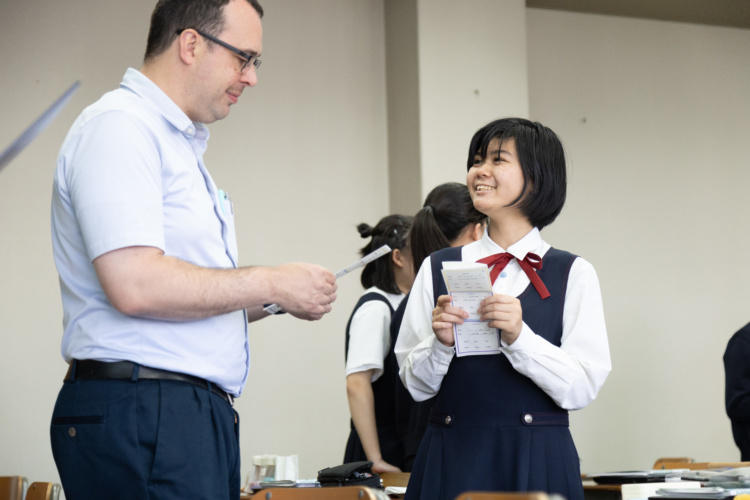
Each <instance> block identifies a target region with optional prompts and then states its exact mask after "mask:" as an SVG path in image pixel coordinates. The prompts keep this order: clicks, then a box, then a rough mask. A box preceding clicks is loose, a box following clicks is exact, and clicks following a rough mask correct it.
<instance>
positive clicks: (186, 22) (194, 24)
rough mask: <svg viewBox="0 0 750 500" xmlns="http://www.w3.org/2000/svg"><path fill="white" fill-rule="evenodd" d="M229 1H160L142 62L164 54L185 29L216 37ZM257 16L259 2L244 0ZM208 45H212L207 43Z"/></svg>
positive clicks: (221, 29) (222, 25) (153, 16)
mask: <svg viewBox="0 0 750 500" xmlns="http://www.w3.org/2000/svg"><path fill="white" fill-rule="evenodd" d="M229 1H230V0H159V1H158V2H157V4H156V7H154V11H153V12H152V13H151V26H150V27H149V31H148V41H147V42H146V55H145V56H144V60H149V59H152V58H154V57H156V56H158V55H160V54H162V53H163V52H165V51H166V50H167V49H168V48H169V46H170V45H172V41H174V39H175V37H176V36H177V33H178V32H180V31H181V30H184V29H187V28H193V29H198V30H201V31H203V32H205V33H208V34H209V35H213V36H219V35H221V32H222V31H224V7H225V6H226V5H227V4H228V3H229ZM247 3H249V4H250V5H251V6H252V8H253V9H255V11H256V12H257V13H258V15H259V16H260V17H261V18H262V17H263V7H261V5H260V3H258V0H247ZM207 42H208V43H213V42H211V41H210V40H207Z"/></svg>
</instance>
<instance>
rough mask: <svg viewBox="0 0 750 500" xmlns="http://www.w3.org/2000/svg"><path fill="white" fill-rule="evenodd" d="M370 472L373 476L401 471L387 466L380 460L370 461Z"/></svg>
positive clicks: (386, 463)
mask: <svg viewBox="0 0 750 500" xmlns="http://www.w3.org/2000/svg"><path fill="white" fill-rule="evenodd" d="M372 472H374V473H375V474H382V473H383V472H401V469H399V468H398V467H396V466H395V465H391V464H389V463H388V462H386V461H385V460H383V459H382V458H381V459H378V460H373V461H372Z"/></svg>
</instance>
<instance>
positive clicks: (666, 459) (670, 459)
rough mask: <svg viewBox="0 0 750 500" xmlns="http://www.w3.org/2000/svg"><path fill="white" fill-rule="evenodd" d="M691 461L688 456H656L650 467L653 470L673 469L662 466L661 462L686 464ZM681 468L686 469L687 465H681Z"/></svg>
mask: <svg viewBox="0 0 750 500" xmlns="http://www.w3.org/2000/svg"><path fill="white" fill-rule="evenodd" d="M692 461H693V459H692V458H688V457H663V458H658V459H657V460H656V462H654V466H653V467H651V468H652V469H654V470H663V469H668V468H669V469H674V468H675V467H662V464H670V465H672V464H687V463H691V462H692ZM682 468H683V469H687V467H682Z"/></svg>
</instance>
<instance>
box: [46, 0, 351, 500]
mask: <svg viewBox="0 0 750 500" xmlns="http://www.w3.org/2000/svg"><path fill="white" fill-rule="evenodd" d="M262 15H263V10H262V8H261V6H260V5H259V4H258V3H257V1H256V0H159V2H158V4H157V5H156V8H155V9H154V12H153V15H152V19H151V28H150V31H149V36H148V46H147V50H146V56H145V59H144V63H143V66H142V68H141V70H140V71H136V70H135V69H132V68H131V69H128V70H127V72H126V73H125V76H124V78H123V81H122V83H121V85H120V88H119V89H118V90H115V91H113V92H110V93H108V94H105V95H104V96H103V97H102V98H101V99H100V100H99V101H97V102H96V103H94V104H93V105H91V106H89V107H88V108H87V109H86V110H84V111H83V113H82V114H81V116H79V118H78V119H77V120H76V122H75V123H74V124H73V126H72V128H71V130H70V132H69V133H68V136H67V137H66V139H65V142H64V144H63V146H62V148H61V151H60V155H59V158H58V163H57V170H56V174H55V182H54V191H53V200H52V237H53V251H54V257H55V264H56V266H57V269H58V273H59V275H60V286H61V292H62V300H63V310H64V320H63V323H64V334H63V341H62V353H63V356H64V358H65V360H66V361H68V362H69V363H70V369H69V370H68V373H67V375H66V377H65V383H64V384H63V387H62V389H61V391H60V394H59V396H58V400H57V403H56V405H55V410H54V413H53V418H52V425H51V440H52V449H53V454H54V457H55V462H56V464H57V467H58V470H59V472H60V477H61V480H62V484H63V488H64V490H65V495H66V498H67V499H68V500H76V499H91V498H107V499H119V498H122V499H128V500H132V499H138V498H148V499H151V500H153V499H177V498H179V499H185V498H191V499H217V498H225V499H226V498H238V497H239V492H240V463H239V436H238V430H239V421H238V416H237V414H236V412H235V411H234V410H233V408H232V402H233V397H235V396H239V395H240V394H241V392H242V389H243V387H244V385H245V381H246V377H247V373H248V369H249V362H250V361H249V359H250V358H249V355H250V354H249V348H248V344H247V323H248V322H251V321H255V320H257V319H260V318H263V317H265V316H267V313H265V312H264V311H263V306H264V304H271V303H276V304H278V305H280V306H281V307H282V309H283V310H284V311H286V312H288V313H290V314H292V315H294V316H296V317H298V318H302V319H308V320H316V319H320V318H321V317H322V316H323V315H324V314H326V313H327V312H329V311H330V310H331V303H332V302H333V301H334V300H335V299H336V282H335V278H334V276H333V274H332V273H331V272H330V271H328V270H326V269H324V268H322V267H320V266H316V265H312V264H303V263H292V264H285V265H281V266H278V267H249V268H238V267H237V262H238V258H237V245H236V240H235V233H234V221H233V211H232V205H231V200H230V198H229V196H228V195H227V194H226V193H225V192H224V191H222V190H219V189H217V187H216V185H215V184H214V182H213V180H212V179H211V176H210V175H209V174H208V171H207V170H206V167H205V165H204V164H203V152H204V151H205V149H206V140H207V138H208V129H207V128H206V127H205V126H204V124H206V123H212V122H214V121H216V120H220V119H222V118H225V117H226V116H227V115H228V114H229V110H230V107H231V106H232V105H234V104H236V103H237V101H238V100H239V98H240V96H241V95H242V93H243V91H244V90H245V89H246V87H252V86H254V85H255V84H256V83H257V75H256V69H257V67H258V66H259V65H260V59H259V56H260V53H261V51H262V27H261V16H262Z"/></svg>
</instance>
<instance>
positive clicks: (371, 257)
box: [263, 245, 391, 314]
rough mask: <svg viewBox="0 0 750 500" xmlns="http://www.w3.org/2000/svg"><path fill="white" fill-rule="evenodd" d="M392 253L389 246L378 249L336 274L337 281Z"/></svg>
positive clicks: (271, 310)
mask: <svg viewBox="0 0 750 500" xmlns="http://www.w3.org/2000/svg"><path fill="white" fill-rule="evenodd" d="M390 252H391V247H389V246H388V245H383V246H382V247H380V248H378V249H377V250H374V251H372V252H370V253H368V254H367V255H365V256H364V257H362V258H361V259H359V260H358V261H357V262H354V263H352V264H349V265H348V266H346V267H345V268H344V269H342V270H340V271H339V272H337V273H336V279H339V278H340V277H342V276H346V275H347V274H349V273H350V272H352V271H355V270H357V269H359V268H360V267H364V266H366V265H367V264H369V263H370V262H372V261H373V260H375V259H379V258H380V257H382V256H383V255H386V254H389V253H390ZM263 310H264V311H266V312H267V313H268V314H276V313H278V312H281V306H279V305H278V304H269V305H267V306H265V307H264V308H263Z"/></svg>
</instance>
